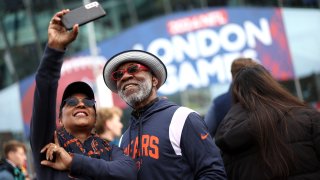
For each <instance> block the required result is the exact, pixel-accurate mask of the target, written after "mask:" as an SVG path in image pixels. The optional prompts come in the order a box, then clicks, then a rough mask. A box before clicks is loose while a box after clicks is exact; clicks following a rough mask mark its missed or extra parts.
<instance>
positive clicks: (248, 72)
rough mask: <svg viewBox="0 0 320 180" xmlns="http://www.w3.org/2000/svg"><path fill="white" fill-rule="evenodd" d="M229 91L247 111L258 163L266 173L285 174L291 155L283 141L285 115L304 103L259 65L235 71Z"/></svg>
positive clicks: (289, 164) (290, 163)
mask: <svg viewBox="0 0 320 180" xmlns="http://www.w3.org/2000/svg"><path fill="white" fill-rule="evenodd" d="M232 93H233V100H234V102H235V103H240V104H241V105H242V106H243V107H244V108H245V109H246V110H248V114H249V124H250V126H251V127H252V129H253V130H254V132H253V136H254V137H255V139H256V140H257V143H258V145H259V151H260V155H261V157H262V160H263V161H262V163H263V164H262V165H263V166H264V167H266V168H267V169H268V170H267V171H266V172H270V173H271V174H272V175H273V176H278V177H287V176H288V175H289V169H290V166H291V165H292V164H293V157H294V156H293V152H292V151H291V150H290V147H289V146H288V144H287V143H286V139H287V138H286V137H287V135H288V131H287V123H288V121H287V120H288V118H287V117H289V116H290V112H289V111H290V110H291V109H292V108H295V107H304V106H305V104H304V103H303V102H302V101H300V100H299V99H298V98H296V97H295V96H293V95H292V94H291V93H290V92H289V91H287V90H286V89H285V88H283V87H282V86H281V85H280V84H279V83H278V82H277V81H276V80H275V79H274V78H273V77H272V75H271V74H270V73H269V72H268V71H267V70H266V69H265V68H264V67H263V66H262V65H259V64H256V65H251V66H250V65H249V66H246V67H244V68H242V69H241V70H240V71H239V72H238V73H237V74H236V76H235V78H234V81H233V86H232ZM293 124H296V125H294V126H298V123H293ZM290 127H291V126H290ZM294 128H297V129H299V127H294Z"/></svg>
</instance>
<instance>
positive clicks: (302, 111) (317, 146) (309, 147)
mask: <svg viewBox="0 0 320 180" xmlns="http://www.w3.org/2000/svg"><path fill="white" fill-rule="evenodd" d="M291 112H292V113H293V116H291V118H289V119H288V133H289V138H288V139H287V142H288V144H290V146H291V147H292V150H293V152H294V155H295V157H294V158H295V162H294V165H295V168H291V169H290V174H289V178H288V179H290V180H318V179H320V160H319V159H320V113H319V112H317V111H316V110H314V109H310V108H299V109H294V110H291ZM297 121H298V123H299V124H300V127H301V130H300V131H299V132H300V133H299V134H300V135H299V136H297V132H296V131H295V130H293V128H292V125H293V124H292V123H294V122H297ZM252 133H253V130H252V128H250V126H249V125H248V114H247V112H246V110H244V109H243V108H242V107H241V105H240V104H235V105H234V106H232V108H231V109H230V111H229V113H228V114H227V115H226V117H225V118H224V120H223V121H222V122H221V124H220V126H219V128H218V131H217V134H216V144H217V145H218V147H219V148H220V150H221V153H222V157H223V161H224V165H225V169H226V172H227V176H228V179H229V180H233V179H236V180H242V179H243V180H250V179H252V180H257V179H259V180H263V179H277V178H276V177H273V176H272V175H271V174H268V172H267V171H266V170H265V169H264V168H262V167H261V166H260V165H259V164H260V163H259V162H261V161H262V160H261V158H260V156H259V151H258V145H257V143H256V140H255V139H254V137H253V135H252ZM264 174H267V175H266V176H264Z"/></svg>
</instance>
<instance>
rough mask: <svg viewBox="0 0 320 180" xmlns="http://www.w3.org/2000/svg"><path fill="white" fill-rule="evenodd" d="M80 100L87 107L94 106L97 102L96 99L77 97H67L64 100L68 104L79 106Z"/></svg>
mask: <svg viewBox="0 0 320 180" xmlns="http://www.w3.org/2000/svg"><path fill="white" fill-rule="evenodd" d="M80 101H81V102H82V103H83V104H84V105H85V106H87V107H93V106H94V105H95V103H96V101H95V100H94V99H87V98H83V99H78V98H75V97H71V98H67V99H65V100H64V101H63V102H64V103H65V104H66V105H68V106H77V105H78V104H79V103H80Z"/></svg>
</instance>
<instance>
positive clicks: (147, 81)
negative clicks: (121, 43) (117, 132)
mask: <svg viewBox="0 0 320 180" xmlns="http://www.w3.org/2000/svg"><path fill="white" fill-rule="evenodd" d="M103 77H104V81H105V83H106V85H107V86H108V88H109V89H111V91H113V92H115V93H118V94H119V95H120V97H121V98H122V99H123V100H124V101H125V102H126V103H127V104H128V105H129V106H130V107H132V108H133V111H132V113H131V118H130V125H129V128H128V129H127V130H126V131H125V132H124V134H123V136H122V138H121V139H120V147H121V148H123V149H124V152H125V153H126V154H127V155H129V156H130V157H132V158H133V159H134V160H135V161H136V166H137V168H138V179H148V180H149V179H152V180H157V179H163V180H167V179H184V180H189V179H216V180H218V179H219V180H221V179H226V174H225V170H224V167H223V162H222V159H221V155H220V153H219V151H218V148H217V147H216V145H215V143H214V141H213V139H212V138H211V137H210V135H209V133H208V130H207V127H206V125H205V123H204V121H203V119H202V118H201V116H200V115H199V114H198V113H196V112H195V111H194V110H191V109H189V108H186V107H181V106H178V105H177V104H175V103H172V102H170V101H169V100H168V99H166V98H159V97H158V96H157V91H158V89H159V88H160V87H161V86H162V85H163V83H164V82H165V81H166V78H167V69H166V67H165V65H164V64H163V62H162V61H161V60H160V59H159V58H158V57H156V56H155V55H153V54H151V53H148V52H146V51H141V50H129V51H124V52H121V53H119V54H116V55H115V56H113V57H112V58H110V59H109V60H108V61H107V62H106V64H105V66H104V70H103Z"/></svg>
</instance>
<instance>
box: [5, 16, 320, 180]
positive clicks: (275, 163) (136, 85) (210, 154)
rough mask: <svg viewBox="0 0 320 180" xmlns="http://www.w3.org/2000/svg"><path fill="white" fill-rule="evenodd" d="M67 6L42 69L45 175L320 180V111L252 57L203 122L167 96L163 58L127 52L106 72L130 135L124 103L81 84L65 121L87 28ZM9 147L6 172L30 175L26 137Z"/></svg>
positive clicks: (36, 115) (39, 174)
mask: <svg viewBox="0 0 320 180" xmlns="http://www.w3.org/2000/svg"><path fill="white" fill-rule="evenodd" d="M68 12H69V10H62V11H60V12H58V13H56V14H55V15H54V16H53V17H52V19H51V21H50V23H49V27H48V43H47V46H46V48H45V51H44V54H43V57H42V60H41V63H40V65H39V67H38V69H37V72H36V76H35V81H36V87H35V93H34V104H33V114H32V119H31V124H30V128H31V131H30V144H31V149H32V155H33V162H34V167H35V172H36V179H39V180H42V179H43V180H50V179H59V180H63V179H170V180H171V179H217V180H220V179H221V180H225V179H230V180H232V179H235V180H250V179H252V180H256V179H261V180H265V179H266V180H267V179H270V180H271V179H292V180H293V179H297V180H298V179H299V180H300V179H310V180H316V179H320V113H319V112H317V111H316V110H315V109H313V108H311V107H308V106H307V105H306V104H305V103H304V102H302V101H301V100H300V99H298V98H296V97H295V96H293V95H292V94H290V92H288V91H287V90H286V89H285V88H283V87H282V86H281V85H280V84H279V83H278V82H277V81H276V80H275V79H274V78H273V77H272V75H271V74H270V73H269V72H268V70H267V69H266V68H264V67H263V65H261V64H259V63H258V62H256V61H254V60H252V59H250V58H238V59H236V60H234V62H233V64H232V67H231V73H232V83H231V85H230V88H229V90H228V92H227V93H226V94H224V95H223V96H222V97H223V98H217V99H218V100H217V99H216V100H215V101H214V102H213V104H212V106H211V107H212V108H210V109H209V111H208V113H207V114H206V115H205V117H204V119H203V117H202V116H201V115H200V114H199V113H197V112H196V111H194V110H192V109H190V108H187V107H183V106H179V105H177V104H175V103H173V102H171V101H170V100H168V99H167V98H161V97H159V96H158V94H157V91H158V89H159V88H160V87H161V86H162V85H163V84H164V83H165V81H166V78H167V69H166V66H165V65H164V64H163V62H162V61H161V60H160V59H159V58H158V57H157V56H155V55H153V54H151V53H149V52H146V51H142V50H128V51H123V52H119V53H118V54H116V55H114V56H113V57H111V58H110V59H109V60H108V61H107V62H106V64H105V66H104V68H103V77H104V82H105V84H106V86H107V87H108V88H109V89H110V90H111V91H112V92H114V93H117V94H118V95H119V96H120V97H121V98H122V99H123V100H124V101H125V102H126V103H127V104H128V106H130V107H131V108H132V112H131V115H130V119H129V120H128V121H129V126H128V128H127V129H126V130H125V131H124V133H123V134H122V128H123V125H122V123H121V118H122V114H123V112H122V110H121V109H119V108H117V107H113V108H99V107H96V104H95V102H96V101H95V96H94V92H93V90H92V88H91V87H90V86H89V85H88V84H87V83H85V82H82V81H77V82H72V83H70V84H69V85H68V86H67V87H65V89H64V92H63V96H62V101H61V104H60V106H59V107H60V108H59V109H58V111H59V115H58V120H59V122H58V123H59V126H58V127H57V126H56V98H57V88H58V81H59V78H60V73H61V72H60V71H61V66H62V63H63V56H64V54H65V52H66V50H67V47H68V45H70V44H71V43H72V42H73V41H74V40H76V38H77V36H78V32H79V26H78V25H77V24H76V25H74V26H73V29H72V30H71V31H67V30H66V28H65V27H64V26H63V24H62V22H61V17H62V16H63V15H64V14H66V13H68ZM218 102H222V103H223V104H222V105H221V104H219V103H218ZM121 135H122V136H121ZM120 136H121V138H120V140H119V145H118V144H117V143H115V140H116V139H118V138H119V137H120ZM4 152H5V158H4V159H3V160H1V163H0V179H4V180H11V179H14V180H23V179H26V178H27V174H26V173H24V172H23V170H22V167H23V164H24V163H25V161H26V148H25V146H24V145H23V143H20V142H17V141H10V142H8V143H7V144H6V145H5V147H4Z"/></svg>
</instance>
